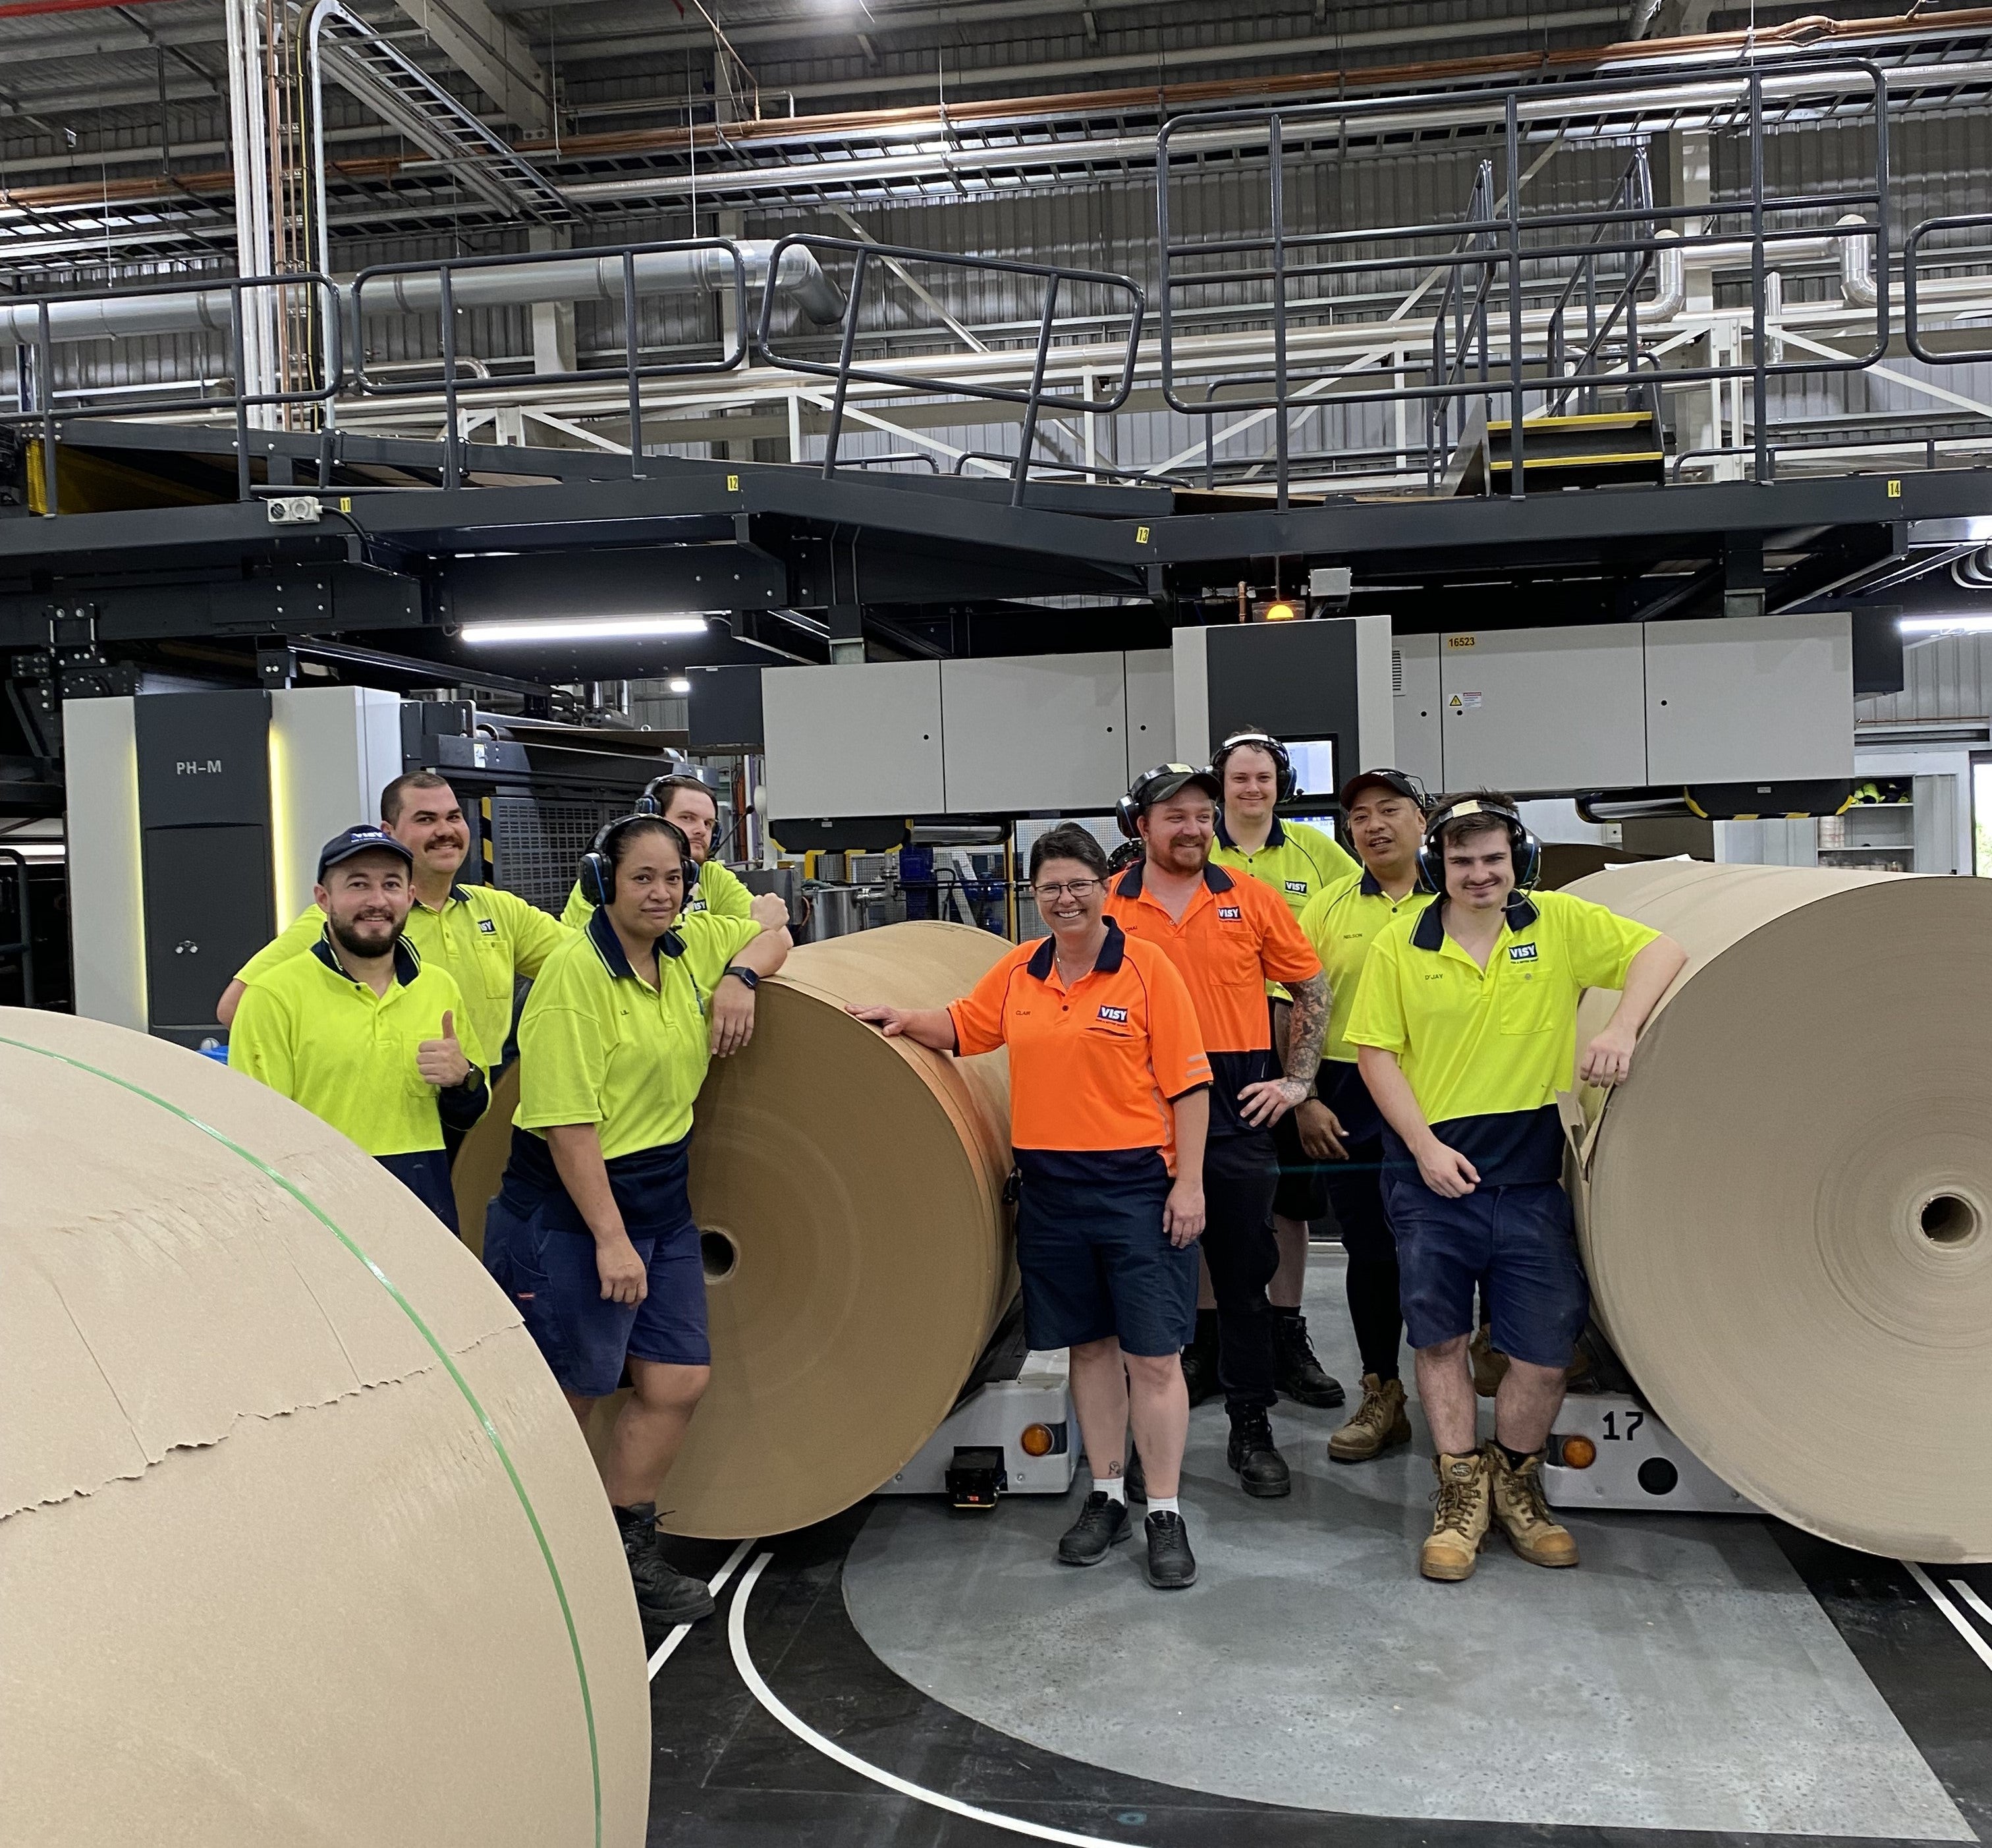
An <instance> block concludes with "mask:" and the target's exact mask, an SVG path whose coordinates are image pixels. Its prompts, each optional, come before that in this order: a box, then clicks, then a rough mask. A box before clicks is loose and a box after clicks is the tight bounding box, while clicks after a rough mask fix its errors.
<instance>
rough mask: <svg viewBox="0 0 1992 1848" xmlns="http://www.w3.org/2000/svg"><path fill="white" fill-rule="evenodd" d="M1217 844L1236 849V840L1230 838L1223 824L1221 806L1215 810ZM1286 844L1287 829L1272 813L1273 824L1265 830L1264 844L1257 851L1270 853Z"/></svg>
mask: <svg viewBox="0 0 1992 1848" xmlns="http://www.w3.org/2000/svg"><path fill="white" fill-rule="evenodd" d="M1217 844H1218V845H1219V846H1220V847H1230V848H1231V849H1233V850H1234V851H1236V849H1237V842H1235V841H1233V839H1232V838H1231V835H1230V831H1229V830H1228V829H1227V828H1226V827H1225V825H1224V811H1223V809H1221V808H1220V809H1219V811H1217ZM1286 844H1287V831H1286V829H1285V828H1283V827H1281V825H1280V818H1279V817H1278V816H1277V815H1274V817H1273V825H1272V826H1271V828H1270V829H1268V830H1267V835H1266V844H1265V845H1264V847H1262V848H1260V849H1259V851H1260V852H1261V853H1270V852H1271V851H1272V850H1273V849H1274V848H1275V847H1284V846H1285V845H1286Z"/></svg>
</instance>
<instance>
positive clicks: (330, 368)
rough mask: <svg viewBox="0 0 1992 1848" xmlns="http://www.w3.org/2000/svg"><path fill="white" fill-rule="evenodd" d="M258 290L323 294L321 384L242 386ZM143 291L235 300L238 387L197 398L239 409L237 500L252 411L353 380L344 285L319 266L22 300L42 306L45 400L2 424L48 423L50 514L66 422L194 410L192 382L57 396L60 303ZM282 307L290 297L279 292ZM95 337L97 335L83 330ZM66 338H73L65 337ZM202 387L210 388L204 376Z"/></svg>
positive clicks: (319, 401) (231, 305)
mask: <svg viewBox="0 0 1992 1848" xmlns="http://www.w3.org/2000/svg"><path fill="white" fill-rule="evenodd" d="M254 289H276V290H278V291H280V292H281V291H288V290H302V291H304V292H305V297H306V299H307V302H310V301H311V300H312V298H314V297H315V298H316V301H317V305H318V309H319V314H318V320H319V330H320V333H321V337H322V342H323V357H324V363H323V364H322V366H321V367H320V368H319V371H320V374H321V382H320V383H319V384H315V385H311V386H307V387H304V388H300V389H298V390H296V391H244V389H243V388H242V381H243V377H244V364H243V348H244V317H243V309H242V302H243V297H244V295H247V294H248V293H249V292H251V290H254ZM135 293H142V294H143V295H145V296H146V297H148V299H170V298H172V297H176V296H181V295H185V296H189V297H193V296H200V297H204V298H207V299H208V300H210V301H211V300H212V299H213V297H215V296H217V295H226V296H227V298H228V326H227V336H228V372H227V377H228V379H229V382H230V384H231V386H232V387H233V389H232V390H231V391H230V392H229V393H228V394H227V395H226V396H225V397H218V398H210V397H207V396H205V395H202V396H200V397H199V398H197V399H196V400H195V401H196V402H197V403H199V404H200V406H201V407H202V408H203V409H204V410H209V411H213V410H217V409H224V408H225V409H229V410H232V411H233V412H234V415H235V485H236V491H237V499H239V500H248V499H249V498H250V480H249V449H250V431H251V427H252V426H251V423H250V421H249V413H250V412H251V411H252V410H258V409H275V408H281V407H285V406H298V405H323V404H327V403H329V402H330V401H331V400H332V399H333V398H335V397H336V396H337V395H338V393H339V389H340V388H341V386H342V385H343V384H344V382H345V376H346V375H345V359H344V354H343V348H342V346H341V336H342V333H343V328H342V326H341V324H340V320H339V289H338V285H337V284H336V283H335V282H333V279H332V278H330V277H329V276H326V275H320V274H319V272H316V270H301V271H298V272H295V273H293V274H292V275H281V276H204V277H202V278H200V279H198V280H196V281H193V282H172V283H166V284H163V285H162V284H156V283H154V282H151V281H150V280H149V279H148V282H147V283H146V285H145V288H144V289H143V290H142V291H134V290H131V289H90V290H85V291H80V292H74V293H64V294H62V295H41V296H38V297H36V299H34V300H32V302H14V303H12V304H11V306H12V307H13V308H14V309H16V310H18V309H22V308H28V307H32V309H34V310H35V311H36V332H35V340H34V345H33V348H32V350H33V353H34V361H35V363H34V368H33V371H34V388H33V391H32V392H31V393H29V394H27V396H28V397H29V398H39V400H40V403H39V405H35V404H33V403H29V404H25V405H22V408H20V409H19V410H16V411H5V412H0V425H14V426H20V425H40V427H41V442H42V478H43V514H45V515H46V516H49V517H50V518H53V516H54V515H55V514H56V513H57V512H58V511H60V494H59V490H58V488H57V484H56V442H57V439H58V435H59V432H60V429H61V426H62V425H63V424H65V423H69V422H81V421H84V420H86V419H88V418H130V417H132V416H135V415H142V414H143V413H144V412H148V411H176V410H182V409H184V408H186V405H187V404H188V398H187V396H186V391H185V390H184V388H182V390H181V391H179V393H178V394H177V395H165V396H162V397H159V398H152V399H146V398H141V399H139V400H138V401H137V402H133V401H131V400H129V399H124V400H121V401H120V402H118V403H117V404H115V405H58V404H57V403H56V393H55V347H56V341H55V340H54V337H53V330H52V328H51V325H50V318H49V317H50V311H51V309H53V308H55V307H56V306H72V305H75V304H78V303H82V302H114V301H118V300H120V299H125V298H128V297H130V296H131V295H134V294H135ZM283 306H284V298H283V296H282V295H281V294H280V295H279V307H280V310H281V309H282V307H283ZM205 307H206V302H203V303H201V304H199V305H198V306H197V307H196V309H195V310H194V311H193V312H195V313H196V319H204V309H205ZM80 337H95V336H80ZM67 343H68V342H65V344H67ZM200 390H201V391H202V392H203V394H204V393H205V391H206V381H202V384H201V386H200Z"/></svg>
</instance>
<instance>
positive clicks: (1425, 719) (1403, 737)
mask: <svg viewBox="0 0 1992 1848" xmlns="http://www.w3.org/2000/svg"><path fill="white" fill-rule="evenodd" d="M1390 652H1391V662H1390V692H1391V700H1390V704H1391V706H1392V709H1393V710H1394V712H1396V714H1397V722H1396V724H1395V725H1394V726H1393V727H1392V728H1391V730H1392V734H1393V740H1394V742H1395V743H1396V745H1397V766H1396V767H1397V769H1399V770H1408V771H1409V772H1410V774H1412V775H1413V776H1414V777H1417V780H1418V781H1420V782H1421V783H1422V784H1424V786H1425V787H1426V788H1427V790H1429V791H1431V794H1434V795H1437V794H1438V793H1439V791H1441V790H1442V789H1443V788H1445V758H1444V757H1443V756H1442V755H1441V752H1442V750H1443V748H1444V746H1443V743H1442V740H1443V737H1444V728H1443V726H1441V722H1440V719H1439V707H1440V704H1441V702H1440V699H1439V685H1438V637H1437V636H1436V635H1400V636H1399V637H1397V640H1395V641H1394V642H1393V644H1391V651H1390Z"/></svg>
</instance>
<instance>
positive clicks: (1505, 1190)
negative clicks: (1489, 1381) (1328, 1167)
mask: <svg viewBox="0 0 1992 1848" xmlns="http://www.w3.org/2000/svg"><path fill="white" fill-rule="evenodd" d="M1383 1200H1384V1205H1385V1208H1386V1209H1387V1211H1388V1212H1389V1214H1390V1231H1391V1232H1392V1234H1393V1236H1394V1238H1395V1240H1396V1243H1397V1279H1398V1281H1397V1292H1398V1297H1399V1300H1400V1302H1401V1303H1403V1305H1404V1330H1405V1334H1406V1335H1407V1337H1408V1339H1409V1340H1410V1344H1411V1345H1412V1346H1413V1347H1414V1348H1435V1347H1437V1346H1438V1344H1440V1343H1441V1341H1451V1340H1452V1339H1453V1338H1454V1337H1455V1336H1458V1335H1462V1334H1471V1333H1472V1330H1473V1290H1474V1286H1475V1284H1476V1283H1477V1284H1478V1285H1479V1286H1480V1289H1481V1290H1482V1293H1483V1296H1484V1300H1485V1303H1486V1305H1487V1309H1488V1313H1489V1317H1490V1318H1491V1319H1492V1322H1493V1324H1494V1337H1493V1339H1494V1345H1495V1346H1496V1348H1499V1350H1500V1351H1502V1352H1503V1354H1508V1355H1510V1356H1512V1357H1513V1358H1514V1359H1516V1360H1518V1361H1529V1362H1530V1363H1531V1364H1533V1365H1536V1366H1538V1367H1567V1366H1568V1365H1570V1358H1571V1353H1572V1352H1573V1351H1574V1348H1575V1347H1576V1344H1577V1337H1578V1336H1579V1335H1580V1334H1582V1333H1583V1332H1584V1322H1585V1320H1586V1319H1587V1318H1588V1317H1589V1315H1590V1313H1591V1289H1590V1286H1589V1285H1588V1283H1585V1281H1584V1267H1583V1266H1582V1264H1581V1262H1579V1261H1578V1252H1577V1229H1576V1226H1575V1225H1574V1221H1572V1219H1571V1211H1570V1197H1569V1196H1568V1195H1567V1194H1565V1193H1564V1190H1563V1189H1562V1187H1561V1186H1560V1185H1559V1184H1557V1183H1556V1182H1555V1181H1535V1182H1530V1183H1526V1184H1523V1185H1521V1186H1517V1187H1475V1189H1474V1190H1473V1191H1472V1193H1471V1194H1468V1195H1467V1196H1466V1197H1465V1198H1464V1199H1462V1200H1447V1199H1445V1198H1444V1197H1441V1195H1439V1194H1434V1192H1433V1191H1432V1190H1431V1188H1430V1187H1427V1186H1426V1185H1425V1184H1424V1181H1423V1180H1421V1179H1420V1178H1419V1177H1418V1175H1417V1171H1416V1170H1413V1171H1412V1172H1411V1173H1409V1174H1408V1175H1407V1174H1406V1173H1403V1172H1402V1171H1401V1170H1399V1169H1397V1168H1394V1167H1387V1168H1386V1169H1385V1170H1384V1172H1383Z"/></svg>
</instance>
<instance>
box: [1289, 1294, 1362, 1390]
mask: <svg viewBox="0 0 1992 1848" xmlns="http://www.w3.org/2000/svg"><path fill="white" fill-rule="evenodd" d="M1273 1368H1274V1377H1275V1378H1277V1381H1278V1382H1279V1388H1280V1390H1281V1392H1284V1394H1285V1395H1287V1397H1288V1398H1289V1399H1292V1400H1293V1401H1294V1402H1295V1403H1296V1404H1297V1405H1303V1406H1339V1405H1340V1404H1341V1403H1342V1401H1343V1400H1344V1399H1346V1398H1347V1397H1348V1396H1349V1395H1348V1394H1347V1393H1346V1392H1343V1391H1342V1382H1341V1381H1340V1380H1339V1379H1337V1378H1335V1376H1334V1375H1332V1374H1331V1373H1329V1372H1328V1371H1325V1369H1324V1368H1322V1364H1321V1362H1320V1361H1318V1360H1316V1359H1315V1353H1314V1343H1313V1342H1312V1341H1309V1340H1308V1328H1307V1317H1305V1316H1304V1315H1302V1314H1301V1312H1300V1311H1299V1310H1298V1309H1275V1310H1274V1311H1273Z"/></svg>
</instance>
